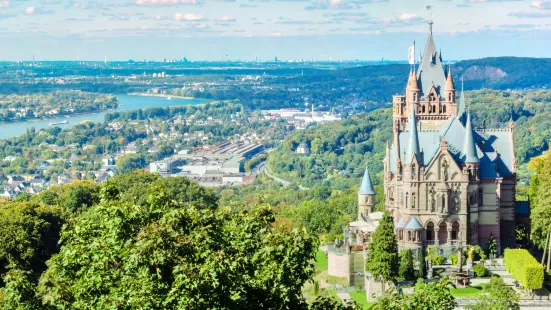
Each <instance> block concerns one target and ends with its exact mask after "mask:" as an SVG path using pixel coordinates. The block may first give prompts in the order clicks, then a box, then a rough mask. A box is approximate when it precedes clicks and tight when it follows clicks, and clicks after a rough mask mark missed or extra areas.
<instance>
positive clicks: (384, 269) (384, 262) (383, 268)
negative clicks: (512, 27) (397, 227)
mask: <svg viewBox="0 0 551 310" xmlns="http://www.w3.org/2000/svg"><path fill="white" fill-rule="evenodd" d="M399 259H400V258H399V256H398V244H397V242H396V235H395V234H394V221H393V219H392V216H391V215H390V213H389V212H388V211H386V212H385V213H384V214H383V217H382V218H381V221H380V222H379V226H377V229H376V230H375V234H374V235H373V241H372V242H371V243H370V244H369V245H368V255H367V259H366V262H365V268H366V271H367V272H369V273H370V274H371V276H373V277H374V278H375V279H376V280H377V281H380V282H381V285H382V287H384V284H385V282H388V281H394V280H395V279H396V276H397V275H398V267H399Z"/></svg>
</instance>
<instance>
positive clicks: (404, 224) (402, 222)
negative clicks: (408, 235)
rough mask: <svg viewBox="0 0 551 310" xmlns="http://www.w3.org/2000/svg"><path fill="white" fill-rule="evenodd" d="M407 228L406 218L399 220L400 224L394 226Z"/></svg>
mask: <svg viewBox="0 0 551 310" xmlns="http://www.w3.org/2000/svg"><path fill="white" fill-rule="evenodd" d="M405 226H406V223H405V222H404V218H403V217H400V219H399V220H398V223H396V225H395V226H394V227H395V228H404V227H405Z"/></svg>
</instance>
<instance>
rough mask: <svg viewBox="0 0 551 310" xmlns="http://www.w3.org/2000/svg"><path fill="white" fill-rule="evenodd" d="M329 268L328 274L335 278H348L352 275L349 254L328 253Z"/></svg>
mask: <svg viewBox="0 0 551 310" xmlns="http://www.w3.org/2000/svg"><path fill="white" fill-rule="evenodd" d="M327 260H328V264H329V266H328V268H327V274H328V275H330V276H333V277H340V278H348V276H349V275H350V259H349V257H348V253H346V252H343V253H340V252H336V251H331V250H329V251H328V256H327Z"/></svg>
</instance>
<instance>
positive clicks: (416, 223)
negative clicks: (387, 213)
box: [406, 216, 423, 230]
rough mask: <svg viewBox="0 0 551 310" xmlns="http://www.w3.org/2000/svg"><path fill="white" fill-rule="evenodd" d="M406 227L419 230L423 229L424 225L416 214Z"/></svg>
mask: <svg viewBox="0 0 551 310" xmlns="http://www.w3.org/2000/svg"><path fill="white" fill-rule="evenodd" d="M406 229H411V230H419V229H423V225H421V223H419V221H418V220H417V218H416V217H415V216H414V217H412V218H411V219H410V220H409V222H408V224H407V225H406Z"/></svg>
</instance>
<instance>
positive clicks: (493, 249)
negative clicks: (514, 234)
mask: <svg viewBox="0 0 551 310" xmlns="http://www.w3.org/2000/svg"><path fill="white" fill-rule="evenodd" d="M496 254H497V241H496V238H495V237H494V234H492V233H490V238H489V239H488V256H490V255H494V257H495V255H496Z"/></svg>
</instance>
